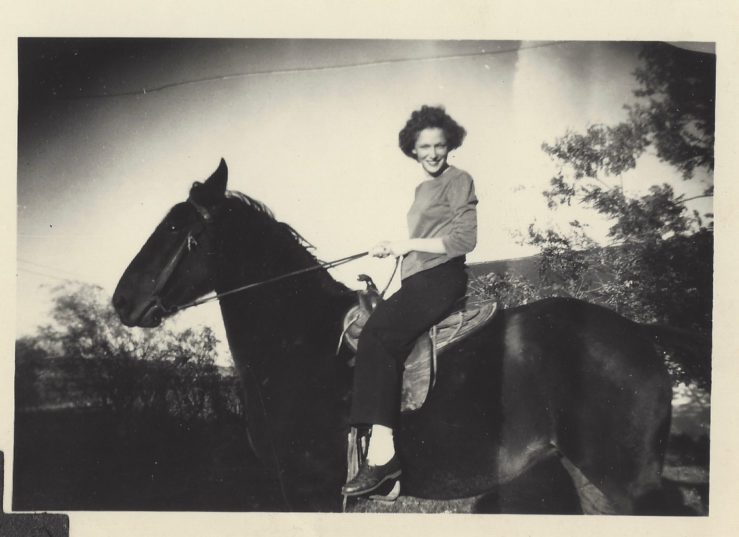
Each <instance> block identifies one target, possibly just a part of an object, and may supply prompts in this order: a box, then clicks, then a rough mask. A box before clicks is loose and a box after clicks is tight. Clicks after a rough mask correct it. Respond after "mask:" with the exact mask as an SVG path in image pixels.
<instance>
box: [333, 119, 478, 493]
mask: <svg viewBox="0 0 739 537" xmlns="http://www.w3.org/2000/svg"><path fill="white" fill-rule="evenodd" d="M465 134H466V131H465V130H464V128H463V127H461V126H460V125H458V124H457V122H456V121H454V120H453V119H452V118H451V117H450V116H449V115H447V113H446V112H445V111H444V109H443V108H441V107H429V106H423V107H422V108H421V109H420V110H417V111H415V112H413V114H412V115H411V117H410V119H409V120H408V122H407V123H406V125H405V127H404V128H403V130H401V131H400V135H399V143H400V149H401V150H402V151H403V153H405V155H407V156H408V157H410V158H412V159H414V160H416V161H417V162H418V163H420V165H421V168H422V169H423V172H424V176H423V179H424V180H423V182H422V183H421V184H419V185H418V187H417V188H416V194H415V199H414V201H413V204H412V205H411V208H410V210H409V212H408V227H409V231H410V239H407V240H398V241H382V242H380V243H378V244H377V245H375V246H374V247H373V248H372V249H371V250H370V254H371V255H373V256H375V257H387V256H395V257H401V256H402V257H403V263H402V268H401V280H402V283H401V288H400V289H399V290H398V291H397V292H396V293H395V294H394V295H392V296H391V297H390V298H389V299H388V300H386V301H385V302H382V303H380V304H379V305H378V307H377V309H376V310H375V311H374V312H373V313H372V315H371V316H370V318H369V320H368V321H367V324H366V325H365V327H364V329H363V330H362V334H361V336H360V339H359V344H358V349H357V359H356V366H355V370H354V391H353V399H352V408H351V414H350V421H351V423H353V424H357V425H371V427H372V433H371V439H370V442H369V449H368V453H367V460H366V461H365V463H364V464H363V465H362V466H361V467H360V469H359V472H358V474H357V475H356V476H355V477H354V478H353V479H352V480H350V481H349V482H348V483H347V484H346V485H344V487H343V489H342V493H343V494H344V495H346V496H357V495H361V494H366V493H368V492H371V491H373V490H375V489H376V488H377V487H379V486H380V485H381V484H382V483H383V482H385V481H387V480H388V479H394V478H396V477H398V476H399V475H400V474H401V468H400V461H399V460H398V457H397V455H396V454H395V448H394V443H393V430H394V429H395V428H396V426H397V420H398V417H399V413H400V392H401V380H402V371H403V362H404V361H405V359H406V358H407V356H408V354H409V353H410V351H411V349H412V347H413V344H414V343H415V340H416V339H417V338H418V336H419V335H421V334H422V333H423V332H424V331H426V330H428V329H429V328H430V327H431V326H432V325H433V324H435V323H436V322H438V321H440V320H441V319H442V318H443V317H444V316H445V315H446V314H448V313H449V312H450V310H451V309H452V308H453V306H454V304H455V302H457V300H458V299H460V298H461V297H462V296H464V294H465V291H466V288H467V273H466V271H465V254H467V253H468V252H470V251H472V249H473V248H474V247H475V244H476V241H477V210H476V205H477V198H476V197H475V189H474V185H473V182H472V178H471V177H470V176H469V174H467V173H466V172H464V171H462V170H459V169H457V168H455V167H454V166H450V165H449V163H448V162H447V157H448V155H449V152H450V151H452V150H454V149H456V148H458V147H459V146H461V145H462V141H463V139H464V137H465Z"/></svg>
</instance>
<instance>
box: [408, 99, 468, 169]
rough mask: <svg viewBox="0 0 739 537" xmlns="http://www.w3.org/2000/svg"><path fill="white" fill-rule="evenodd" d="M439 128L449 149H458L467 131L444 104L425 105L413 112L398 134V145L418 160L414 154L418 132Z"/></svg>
mask: <svg viewBox="0 0 739 537" xmlns="http://www.w3.org/2000/svg"><path fill="white" fill-rule="evenodd" d="M435 127H436V128H439V129H442V130H443V131H444V134H445V135H446V141H447V145H448V147H449V151H451V150H453V149H457V148H458V147H459V146H461V145H462V141H463V140H464V137H465V135H466V134H467V131H466V130H465V129H464V127H462V126H461V125H460V124H459V123H457V122H456V121H454V120H453V119H452V118H451V116H450V115H449V114H447V113H446V111H445V110H444V107H443V106H426V105H423V106H422V107H421V109H420V110H415V111H414V112H413V113H412V114H411V118H410V119H409V120H408V122H407V123H406V124H405V127H403V130H401V131H400V133H399V134H398V145H399V146H400V150H401V151H402V152H403V153H404V154H405V155H406V156H408V157H410V158H412V159H413V160H416V155H414V154H413V148H414V147H415V145H416V140H417V139H418V134H419V133H420V132H421V131H422V130H423V129H429V128H435Z"/></svg>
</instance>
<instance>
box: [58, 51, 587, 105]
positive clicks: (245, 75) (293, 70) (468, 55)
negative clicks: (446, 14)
mask: <svg viewBox="0 0 739 537" xmlns="http://www.w3.org/2000/svg"><path fill="white" fill-rule="evenodd" d="M572 42H573V41H550V42H545V43H537V44H534V45H530V46H527V47H517V48H511V49H502V50H491V51H482V52H469V53H465V54H451V55H448V56H432V57H430V58H396V59H391V60H379V61H367V62H357V63H347V64H342V65H329V66H323V67H294V68H290V69H274V70H262V71H252V72H248V73H232V74H228V75H220V76H212V77H204V78H196V79H193V80H183V81H180V82H171V83H168V84H163V85H161V86H155V87H151V88H141V89H138V90H134V91H124V92H120V93H91V94H87V95H70V96H66V97H61V99H66V100H82V99H105V98H112V97H131V96H136V95H146V94H147V93H156V92H160V91H165V90H168V89H172V88H176V87H180V86H190V85H196V84H203V83H207V82H215V81H223V80H233V79H237V78H250V77H256V76H265V75H284V74H293V73H307V72H322V71H341V70H345V69H355V68H357V67H371V66H376V65H392V64H396V63H410V62H430V61H442V60H458V59H463V58H473V57H483V56H497V55H500V54H510V53H512V52H519V51H523V50H531V49H537V48H545V47H553V46H559V45H562V44H567V43H572Z"/></svg>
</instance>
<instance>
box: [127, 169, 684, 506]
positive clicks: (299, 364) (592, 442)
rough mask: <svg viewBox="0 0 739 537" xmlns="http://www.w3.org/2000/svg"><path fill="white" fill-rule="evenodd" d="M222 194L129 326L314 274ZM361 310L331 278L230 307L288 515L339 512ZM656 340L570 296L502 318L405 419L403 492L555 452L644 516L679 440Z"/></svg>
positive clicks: (458, 485) (174, 237) (210, 187)
mask: <svg viewBox="0 0 739 537" xmlns="http://www.w3.org/2000/svg"><path fill="white" fill-rule="evenodd" d="M226 182H227V168H226V164H225V162H224V161H223V160H222V161H221V163H220V166H219V167H218V169H217V170H216V171H215V172H214V173H213V175H212V176H211V177H210V178H209V179H208V180H207V181H205V182H204V183H195V184H194V185H193V187H192V189H191V191H190V195H189V199H188V200H187V201H185V202H182V203H178V204H177V205H175V206H174V207H173V208H172V209H171V210H170V211H169V213H168V214H167V216H166V217H165V218H164V220H163V221H162V222H161V224H159V226H158V227H157V228H156V230H155V231H154V233H153V234H152V236H151V237H150V238H149V240H148V241H147V242H146V244H144V246H143V248H142V249H141V251H140V253H139V254H138V255H137V256H136V257H135V259H134V260H133V261H132V262H131V264H130V266H129V267H128V268H127V269H126V271H125V273H124V274H123V276H122V278H121V280H120V283H119V284H118V287H117V289H116V292H115V295H114V297H113V302H114V305H115V308H116V310H117V312H118V315H119V316H120V318H121V320H122V322H123V323H125V324H126V325H129V326H134V325H136V326H143V327H154V326H157V325H158V324H159V323H160V321H161V319H162V318H163V317H164V316H166V315H169V314H171V313H172V312H174V311H176V310H177V307H178V306H181V305H183V304H186V303H188V302H189V301H192V300H194V299H196V298H198V297H201V296H203V295H205V294H207V293H209V292H211V291H213V290H215V291H216V292H218V293H221V292H224V291H228V290H230V289H234V288H237V287H239V286H243V285H245V284H249V283H250V282H259V281H263V280H268V279H271V278H274V277H275V276H278V275H281V274H285V273H288V272H291V271H296V270H299V269H304V268H307V267H311V266H314V265H316V264H317V260H316V259H315V257H314V256H313V255H312V254H311V253H310V252H309V251H308V249H307V248H306V247H305V243H304V241H302V239H301V237H300V236H299V235H298V234H297V233H296V232H295V231H294V230H293V229H292V228H291V227H290V226H288V225H286V224H284V223H280V222H278V221H276V220H275V219H274V217H273V216H272V214H271V213H270V212H269V210H268V209H267V208H266V207H264V206H263V205H262V204H260V203H258V202H256V201H255V200H253V199H251V198H248V197H247V196H244V195H242V194H237V193H233V192H229V191H227V190H226ZM355 300H356V296H355V293H354V292H352V291H350V290H349V289H348V288H346V287H345V286H343V285H342V284H340V283H338V282H336V281H335V280H334V279H333V278H332V277H331V276H330V275H329V274H328V272H327V271H326V270H325V269H324V268H321V269H319V270H315V271H312V272H307V273H305V274H302V275H300V276H296V277H293V278H288V279H283V280H279V281H276V282H273V283H270V284H266V285H263V286H256V287H254V288H252V289H249V290H248V291H245V292H240V293H234V294H230V295H228V296H224V297H222V298H221V299H220V306H221V311H222V314H223V320H224V323H225V328H226V332H227V335H228V343H229V346H230V348H231V352H232V354H233V360H234V362H235V364H236V367H237V369H238V372H239V374H240V376H241V378H242V380H243V385H244V388H245V393H246V408H247V419H248V428H249V433H250V440H251V443H252V447H253V449H254V450H255V452H256V453H257V454H258V455H259V457H260V458H261V459H262V460H263V462H264V463H265V465H266V466H267V467H268V468H269V469H271V470H272V471H273V472H275V475H277V476H279V478H280V479H279V482H280V483H281V485H282V489H283V493H284V495H285V498H286V500H287V501H288V502H289V503H288V509H296V510H337V509H339V508H340V501H341V497H340V488H341V485H342V483H343V482H344V480H345V477H346V435H347V431H348V423H347V410H348V408H347V407H348V399H349V394H350V390H351V368H350V366H349V365H348V363H347V362H348V360H347V359H346V358H347V356H344V357H343V358H344V359H342V357H341V356H340V357H338V358H337V357H336V353H335V349H336V344H337V341H338V338H339V334H340V332H341V321H342V317H343V314H344V313H345V312H346V310H347V309H348V308H349V306H350V305H352V304H353V303H354V301H355ZM653 328H656V327H649V326H646V325H640V324H636V323H634V322H632V321H630V320H627V319H625V318H623V317H621V316H619V315H617V314H616V313H614V312H612V311H610V310H608V309H605V308H602V307H599V306H595V305H592V304H588V303H586V302H582V301H578V300H574V299H564V298H552V299H546V300H542V301H539V302H536V303H533V304H528V305H525V306H520V307H516V308H511V309H507V310H504V311H501V312H499V313H498V314H497V317H496V318H494V320H493V321H492V323H491V324H489V325H488V326H487V328H486V329H484V330H481V331H478V332H477V333H475V334H473V335H472V336H470V337H468V338H467V339H465V340H464V341H462V342H460V343H458V344H456V345H454V346H452V347H450V348H449V349H448V350H446V351H445V352H444V353H443V354H442V355H441V356H440V357H439V362H438V377H437V382H436V385H435V387H434V389H433V391H432V392H431V394H430V395H429V398H428V400H427V401H426V403H425V404H424V405H423V406H422V407H421V408H420V409H418V410H415V411H411V412H406V413H404V414H403V415H402V418H401V425H400V428H399V431H398V435H397V437H398V449H399V453H400V455H401V460H402V462H403V468H404V473H403V477H402V489H403V492H404V493H405V494H408V495H412V496H417V497H422V498H438V499H444V498H465V497H472V496H475V495H480V494H483V493H485V492H487V491H490V490H493V489H495V488H496V486H498V485H499V484H501V483H505V482H507V481H510V480H512V479H513V478H515V477H516V476H519V475H521V474H522V473H523V472H525V471H527V470H528V469H530V468H531V467H533V466H534V465H535V464H536V463H538V462H540V461H542V460H543V459H544V458H547V457H551V456H552V454H553V453H556V454H558V455H559V456H560V457H562V458H564V459H565V460H566V461H569V463H571V465H572V466H574V467H575V468H577V469H578V470H579V471H580V472H581V474H582V475H584V476H585V477H586V478H587V479H588V480H589V481H590V482H591V483H592V484H593V485H595V486H596V487H597V488H598V489H599V490H600V491H601V492H602V493H603V494H604V495H605V496H606V497H607V498H608V500H609V502H610V503H611V505H612V506H613V508H614V509H615V510H616V511H617V512H620V513H634V512H636V511H638V506H639V505H641V503H640V499H642V498H644V497H645V496H651V495H654V494H655V493H656V492H655V491H658V489H659V488H660V485H661V473H662V464H663V459H664V454H665V450H666V446H667V439H668V432H669V427H670V402H671V398H672V391H671V382H670V378H669V377H668V373H667V370H666V367H665V365H664V362H663V360H662V358H661V357H660V355H659V353H658V352H657V351H656V350H655V348H654V344H653V343H654V342H653V336H654V333H653V330H652V329H653ZM343 352H345V353H346V352H347V351H343Z"/></svg>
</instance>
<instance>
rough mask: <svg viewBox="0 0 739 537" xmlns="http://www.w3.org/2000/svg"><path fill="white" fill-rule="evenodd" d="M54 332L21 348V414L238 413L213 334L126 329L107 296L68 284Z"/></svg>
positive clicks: (59, 295) (56, 301)
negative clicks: (84, 410) (61, 409)
mask: <svg viewBox="0 0 739 537" xmlns="http://www.w3.org/2000/svg"><path fill="white" fill-rule="evenodd" d="M51 317H52V319H53V320H54V323H53V324H48V325H46V326H43V327H41V328H40V329H39V331H38V333H37V334H36V335H35V336H30V337H25V338H22V339H20V340H18V342H17V343H16V364H17V367H16V398H17V404H18V405H19V406H20V407H36V406H44V405H45V406H49V405H51V406H52V407H58V406H72V407H77V406H92V407H105V408H108V409H109V410H111V411H113V412H116V413H123V414H126V413H128V414H130V413H131V412H132V411H146V412H150V413H153V414H159V415H163V414H174V415H177V416H179V417H182V418H194V417H201V418H208V417H213V416H215V415H218V414H219V413H222V412H239V411H240V406H241V403H240V400H239V388H238V382H237V380H236V378H235V377H234V376H230V377H224V376H223V375H222V374H221V372H220V370H219V368H218V367H217V366H216V364H215V358H216V344H217V339H216V337H215V334H214V333H213V331H212V330H211V329H210V328H208V327H203V328H201V329H199V330H196V329H193V328H188V329H186V330H182V331H176V330H174V329H172V328H169V327H167V326H166V325H165V326H164V327H162V328H161V329H158V330H144V329H138V328H127V327H125V326H124V325H123V324H121V322H120V321H119V320H118V318H117V316H116V314H115V311H114V310H113V308H112V306H111V305H110V300H109V299H108V298H107V297H106V296H105V294H104V293H103V291H102V289H101V288H99V287H97V286H93V285H87V284H66V285H63V286H60V287H58V288H56V289H55V290H54V298H53V307H52V311H51Z"/></svg>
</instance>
